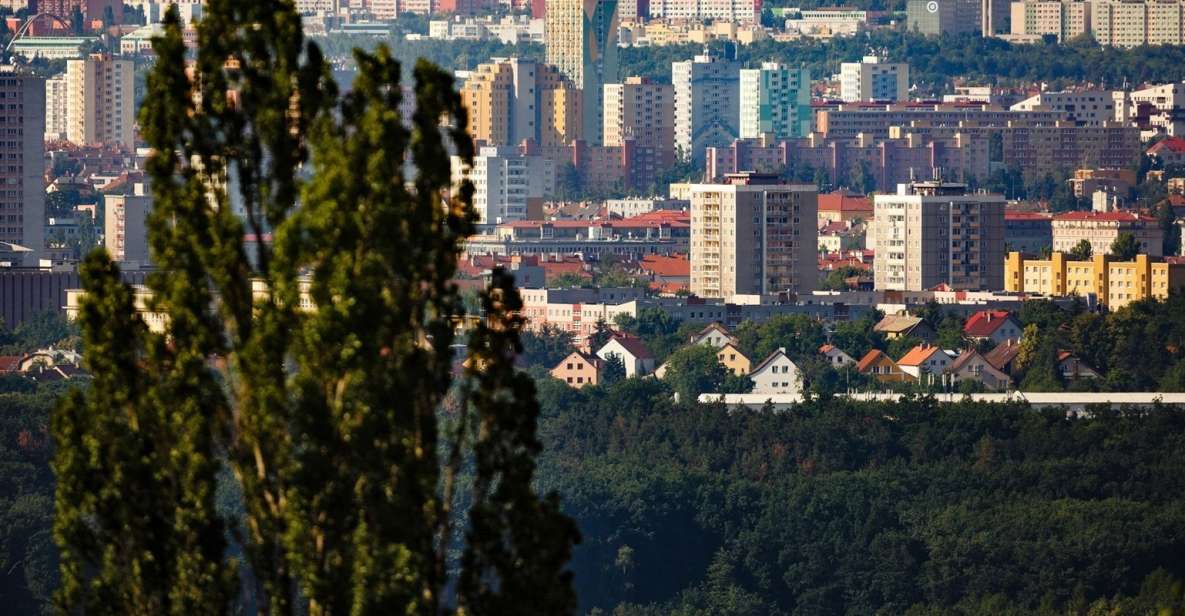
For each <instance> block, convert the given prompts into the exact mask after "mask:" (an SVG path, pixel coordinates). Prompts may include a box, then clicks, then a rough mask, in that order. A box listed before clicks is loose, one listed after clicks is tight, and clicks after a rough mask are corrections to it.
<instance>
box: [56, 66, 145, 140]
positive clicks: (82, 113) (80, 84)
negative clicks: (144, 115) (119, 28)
mask: <svg viewBox="0 0 1185 616" xmlns="http://www.w3.org/2000/svg"><path fill="white" fill-rule="evenodd" d="M134 65H135V63H134V62H132V61H131V60H122V59H116V58H113V57H112V56H111V55H110V54H92V55H91V56H89V57H87V58H83V59H78V60H68V61H67V62H66V105H67V108H66V138H67V139H69V140H70V141H71V142H73V143H76V144H78V145H97V144H118V145H120V146H123V147H125V148H127V149H132V148H134V147H135V117H136V115H135V114H136V104H135V90H134V87H133V85H132V84H133V81H132V80H133V77H132V71H133V68H134Z"/></svg>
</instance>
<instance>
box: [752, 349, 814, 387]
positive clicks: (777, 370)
mask: <svg viewBox="0 0 1185 616" xmlns="http://www.w3.org/2000/svg"><path fill="white" fill-rule="evenodd" d="M749 378H750V379H752V380H753V393H755V394H795V395H801V394H802V372H801V371H800V370H799V369H798V366H796V365H795V364H794V362H792V361H790V358H789V357H787V356H786V349H778V350H776V351H774V352H773V353H770V356H769V357H766V358H765V361H763V362H761V363H760V364H758V366H757V367H756V368H754V369H753V371H752V372H751V373H750V374H749Z"/></svg>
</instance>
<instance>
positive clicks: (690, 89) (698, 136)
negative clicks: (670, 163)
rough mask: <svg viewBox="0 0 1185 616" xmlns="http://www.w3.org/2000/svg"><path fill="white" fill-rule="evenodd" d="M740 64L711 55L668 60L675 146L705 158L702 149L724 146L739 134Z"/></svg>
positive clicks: (681, 152)
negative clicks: (671, 87) (669, 63)
mask: <svg viewBox="0 0 1185 616" xmlns="http://www.w3.org/2000/svg"><path fill="white" fill-rule="evenodd" d="M740 71H741V63H740V62H737V61H735V60H725V59H722V58H717V57H713V56H711V55H707V54H704V55H698V56H695V58H693V59H691V60H686V61H683V62H673V63H671V84H672V86H673V87H674V91H675V149H676V150H677V151H678V152H679V155H680V157H683V158H688V159H691V160H693V161H702V160H703V159H704V149H705V148H707V147H709V146H712V147H725V146H727V145H729V144H731V143H732V142H733V140H734V139H736V138H737V137H738V136H739V135H740V85H741V80H740Z"/></svg>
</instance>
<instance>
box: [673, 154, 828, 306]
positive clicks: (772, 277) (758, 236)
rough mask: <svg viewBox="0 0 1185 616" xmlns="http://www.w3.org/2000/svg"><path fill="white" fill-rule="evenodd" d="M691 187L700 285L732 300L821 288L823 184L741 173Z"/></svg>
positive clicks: (695, 282)
mask: <svg viewBox="0 0 1185 616" xmlns="http://www.w3.org/2000/svg"><path fill="white" fill-rule="evenodd" d="M688 191H689V192H690V197H691V292H692V293H694V294H696V295H698V296H700V297H709V298H720V299H724V300H726V301H727V300H729V299H731V298H733V296H736V295H772V294H777V293H784V292H789V293H809V292H811V291H812V290H814V288H815V283H816V282H817V279H818V271H817V267H818V264H817V259H818V252H817V250H818V248H817V241H818V240H817V237H816V236H817V233H818V231H817V229H816V226H817V224H816V222H817V217H818V188H817V187H815V186H813V185H802V184H783V183H781V182H780V181H779V180H778V179H777V178H776V177H774V176H767V175H758V174H753V173H740V174H731V175H729V176H727V179H726V181H725V183H723V184H692V185H690V186H688Z"/></svg>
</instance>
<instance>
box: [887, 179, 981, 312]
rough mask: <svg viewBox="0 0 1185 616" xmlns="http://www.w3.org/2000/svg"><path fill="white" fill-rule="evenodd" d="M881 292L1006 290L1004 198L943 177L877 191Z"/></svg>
mask: <svg viewBox="0 0 1185 616" xmlns="http://www.w3.org/2000/svg"><path fill="white" fill-rule="evenodd" d="M873 203H874V205H873V208H874V211H875V216H874V222H873V226H874V228H875V232H876V233H875V238H876V267H875V274H874V282H875V284H876V288H877V290H892V291H926V290H929V289H933V288H934V287H936V286H938V285H940V284H945V285H948V286H950V287H951V288H952V289H955V290H968V291H970V290H976V291H995V290H999V289H1003V288H1004V197H1003V196H1002V195H993V194H986V193H971V192H968V191H967V186H966V185H965V184H954V183H948V182H943V181H941V180H935V181H926V182H912V183H909V184H899V185H898V186H897V192H896V194H885V195H876V197H874V199H873Z"/></svg>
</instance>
